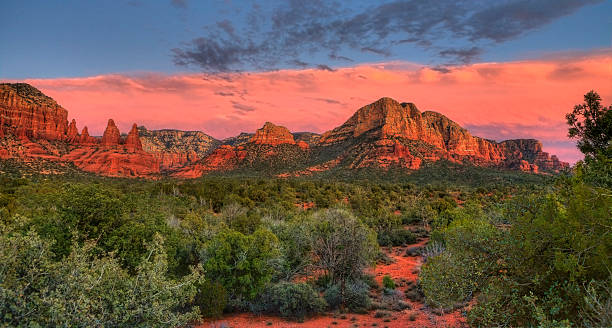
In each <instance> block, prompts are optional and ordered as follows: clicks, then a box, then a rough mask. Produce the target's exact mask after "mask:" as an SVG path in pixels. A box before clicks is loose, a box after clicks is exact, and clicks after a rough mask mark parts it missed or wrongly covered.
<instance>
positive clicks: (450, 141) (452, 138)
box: [319, 98, 568, 172]
mask: <svg viewBox="0 0 612 328" xmlns="http://www.w3.org/2000/svg"><path fill="white" fill-rule="evenodd" d="M356 140H361V141H360V142H361V144H359V143H358V144H357V145H354V146H351V147H348V148H347V149H348V151H349V152H351V151H352V152H353V153H354V154H355V155H354V156H348V157H349V158H352V161H351V162H350V167H366V166H383V167H387V166H389V165H394V164H396V165H399V166H404V167H407V168H410V169H418V168H419V167H420V165H421V163H423V162H425V161H437V160H440V159H446V160H450V161H455V162H463V161H468V162H470V163H473V164H476V165H484V166H496V167H503V168H512V169H520V170H525V171H533V172H538V171H539V170H541V169H543V170H545V171H551V172H557V171H559V170H562V169H565V168H567V167H568V164H567V163H563V162H560V161H559V160H558V158H556V157H554V156H553V157H551V156H549V155H548V153H545V152H543V151H542V144H541V143H540V142H539V141H537V140H533V139H518V140H508V141H503V142H501V143H497V142H495V141H491V140H487V139H483V138H479V137H474V136H472V135H471V134H470V133H469V132H468V131H467V130H466V129H464V128H462V127H461V126H459V125H458V124H457V123H455V122H453V121H452V120H450V119H449V118H447V117H446V116H444V115H442V114H440V113H436V112H431V111H426V112H424V113H421V112H420V111H419V110H418V109H417V107H416V106H415V105H414V104H412V103H401V104H400V103H399V102H397V101H395V100H393V99H391V98H381V99H379V100H378V101H376V102H374V103H372V104H369V105H367V106H364V107H362V108H360V109H359V110H357V112H355V114H353V116H351V118H349V119H348V120H347V121H346V122H345V123H344V124H342V125H341V126H339V127H337V128H335V129H333V130H331V131H328V132H325V133H324V134H323V135H322V136H321V139H320V140H319V146H321V147H330V146H333V145H336V144H351V143H354V142H355V141H356Z"/></svg>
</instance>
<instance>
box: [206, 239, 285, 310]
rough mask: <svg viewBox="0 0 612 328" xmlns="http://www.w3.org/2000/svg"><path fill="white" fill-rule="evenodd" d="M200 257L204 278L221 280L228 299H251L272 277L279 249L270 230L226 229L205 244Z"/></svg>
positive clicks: (276, 240)
mask: <svg viewBox="0 0 612 328" xmlns="http://www.w3.org/2000/svg"><path fill="white" fill-rule="evenodd" d="M201 256H202V264H203V267H204V269H205V271H206V274H207V277H208V278H209V279H211V280H213V281H218V282H220V283H221V284H222V285H223V287H225V290H226V291H227V293H228V296H229V297H230V298H246V299H252V298H254V297H255V296H257V294H259V293H260V292H261V291H263V289H264V287H265V285H266V284H267V283H268V282H269V281H270V280H271V278H272V274H273V273H274V265H273V263H274V260H275V259H277V258H278V256H280V251H279V250H278V239H277V238H276V236H275V235H274V234H273V233H272V232H270V231H269V230H263V229H258V230H257V231H255V232H254V233H253V234H251V235H244V234H242V233H240V232H238V231H233V230H231V229H227V230H224V231H221V232H219V233H218V234H217V235H216V236H215V238H213V239H212V240H211V241H210V242H209V243H208V244H207V246H206V248H205V250H204V252H203V254H202V255H201Z"/></svg>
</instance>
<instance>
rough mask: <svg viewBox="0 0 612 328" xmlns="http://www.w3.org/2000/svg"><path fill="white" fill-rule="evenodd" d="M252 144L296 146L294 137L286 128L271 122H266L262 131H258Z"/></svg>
mask: <svg viewBox="0 0 612 328" xmlns="http://www.w3.org/2000/svg"><path fill="white" fill-rule="evenodd" d="M250 142H251V143H254V144H259V145H271V146H276V145H280V144H291V145H294V144H295V140H294V139H293V135H292V134H291V132H289V130H288V129H287V128H286V127H284V126H278V125H274V124H273V123H270V122H266V123H265V124H264V126H263V127H262V128H261V129H257V131H256V132H255V135H254V136H253V137H252V138H251V140H250Z"/></svg>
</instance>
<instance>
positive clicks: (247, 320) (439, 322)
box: [197, 240, 467, 328]
mask: <svg viewBox="0 0 612 328" xmlns="http://www.w3.org/2000/svg"><path fill="white" fill-rule="evenodd" d="M426 242H427V240H421V241H420V242H418V243H416V244H413V245H409V246H408V247H413V246H422V245H424V244H425V243H426ZM406 248H407V247H394V248H393V249H392V250H391V252H389V249H388V248H386V249H385V251H386V253H387V255H389V257H391V258H392V259H393V260H394V263H391V264H388V265H385V264H380V263H379V264H378V265H377V266H376V267H375V268H373V269H372V271H371V273H373V274H374V275H375V276H376V281H377V282H378V283H379V284H380V283H381V281H382V277H383V276H385V275H387V274H388V275H390V276H391V277H392V278H393V279H394V280H395V282H396V284H398V283H399V282H400V280H401V279H405V280H406V281H413V282H416V280H417V278H418V272H419V270H420V267H421V264H422V259H421V257H404V253H405V250H406ZM397 289H399V290H401V291H402V292H403V291H404V289H405V287H404V286H401V285H400V286H398V287H397ZM402 295H403V293H402ZM404 301H406V302H407V303H409V304H410V305H412V309H407V310H403V311H400V312H392V315H391V317H388V318H386V319H385V318H375V317H374V313H375V312H376V311H370V312H369V313H367V314H352V313H347V314H338V313H334V312H330V313H328V314H326V315H323V316H317V317H314V318H307V319H306V320H305V321H304V322H302V323H298V322H294V321H287V320H284V319H282V318H279V317H275V316H267V315H254V314H250V313H241V314H231V315H227V316H225V317H224V318H222V319H220V320H217V321H209V322H203V323H201V324H200V325H198V326H197V328H221V327H224V328H225V327H227V328H230V327H232V328H234V327H235V328H238V327H254V328H264V327H272V328H293V327H303V328H320V327H343V328H346V327H351V328H352V327H380V328H384V327H387V328H400V327H401V328H403V327H467V324H466V322H465V317H463V316H462V315H461V312H460V311H459V310H457V311H455V312H452V313H447V314H443V315H436V314H433V313H432V312H431V309H429V308H428V307H427V306H425V305H424V304H422V303H417V302H412V301H410V300H407V299H404Z"/></svg>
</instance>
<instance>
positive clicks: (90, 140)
mask: <svg viewBox="0 0 612 328" xmlns="http://www.w3.org/2000/svg"><path fill="white" fill-rule="evenodd" d="M96 142H97V140H96V138H94V137H91V136H89V130H87V127H83V130H82V131H81V136H80V137H79V143H80V144H82V145H89V144H95V143H96Z"/></svg>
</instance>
